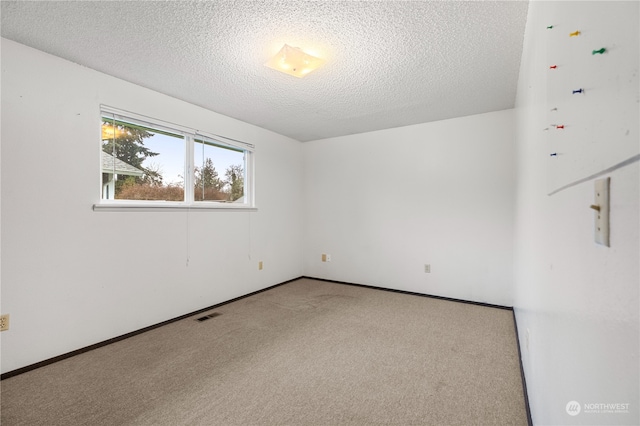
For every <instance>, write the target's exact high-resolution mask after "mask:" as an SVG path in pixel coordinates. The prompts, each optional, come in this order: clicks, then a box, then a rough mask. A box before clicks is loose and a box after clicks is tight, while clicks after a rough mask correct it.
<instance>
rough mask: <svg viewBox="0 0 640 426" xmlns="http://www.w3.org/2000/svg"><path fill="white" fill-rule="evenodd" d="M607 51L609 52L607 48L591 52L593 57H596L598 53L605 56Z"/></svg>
mask: <svg viewBox="0 0 640 426" xmlns="http://www.w3.org/2000/svg"><path fill="white" fill-rule="evenodd" d="M606 51H607V49H605V48H604V47H603V48H602V49H600V50H594V51H593V52H591V54H592V55H595V54H596V53H599V54H601V55H602V54H603V53H604V52H606Z"/></svg>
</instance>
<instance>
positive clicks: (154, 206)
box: [93, 201, 258, 212]
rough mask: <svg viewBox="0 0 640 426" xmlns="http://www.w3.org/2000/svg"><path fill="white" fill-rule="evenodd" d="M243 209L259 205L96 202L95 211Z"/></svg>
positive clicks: (251, 210) (256, 209) (249, 209)
mask: <svg viewBox="0 0 640 426" xmlns="http://www.w3.org/2000/svg"><path fill="white" fill-rule="evenodd" d="M184 210H189V211H205V210H208V211H243V212H256V211H258V208H257V207H249V206H244V205H241V206H238V205H233V204H213V203H206V204H191V205H188V204H177V203H171V202H167V203H163V202H161V201H160V202H154V203H102V204H94V205H93V211H107V212H116V211H120V212H121V211H139V212H151V211H184Z"/></svg>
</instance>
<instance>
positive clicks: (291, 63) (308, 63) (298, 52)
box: [265, 44, 324, 78]
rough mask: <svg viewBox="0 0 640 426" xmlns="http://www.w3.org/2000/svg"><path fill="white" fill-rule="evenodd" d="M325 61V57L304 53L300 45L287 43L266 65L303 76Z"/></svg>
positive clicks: (296, 75)
mask: <svg viewBox="0 0 640 426" xmlns="http://www.w3.org/2000/svg"><path fill="white" fill-rule="evenodd" d="M323 63H324V59H320V58H316V57H315V56H312V55H309V54H308V53H304V52H303V51H302V49H300V48H299V47H291V46H289V45H288V44H285V45H284V46H282V49H280V51H279V52H278V53H277V54H276V55H275V56H274V57H273V58H271V60H269V62H267V63H266V64H265V65H266V66H268V67H269V68H273V69H274V70H277V71H281V72H283V73H286V74H289V75H293V76H295V77H299V78H302V77H304V76H305V75H307V74H309V73H310V72H311V71H313V70H315V69H316V68H318V67H319V66H320V65H322V64H323Z"/></svg>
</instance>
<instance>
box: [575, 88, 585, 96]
mask: <svg viewBox="0 0 640 426" xmlns="http://www.w3.org/2000/svg"><path fill="white" fill-rule="evenodd" d="M576 93H584V90H583V89H582V88H580V89H578V90H574V91H573V94H574V95H575V94H576Z"/></svg>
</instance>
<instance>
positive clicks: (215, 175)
mask: <svg viewBox="0 0 640 426" xmlns="http://www.w3.org/2000/svg"><path fill="white" fill-rule="evenodd" d="M194 148H195V149H194V165H195V167H194V176H193V178H194V181H193V183H194V200H195V201H218V202H238V203H242V202H244V182H245V161H244V159H245V153H244V151H242V150H240V149H238V148H231V147H226V146H224V145H220V144H217V143H215V142H212V141H208V140H205V139H202V138H200V139H196V140H195V144H194Z"/></svg>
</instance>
